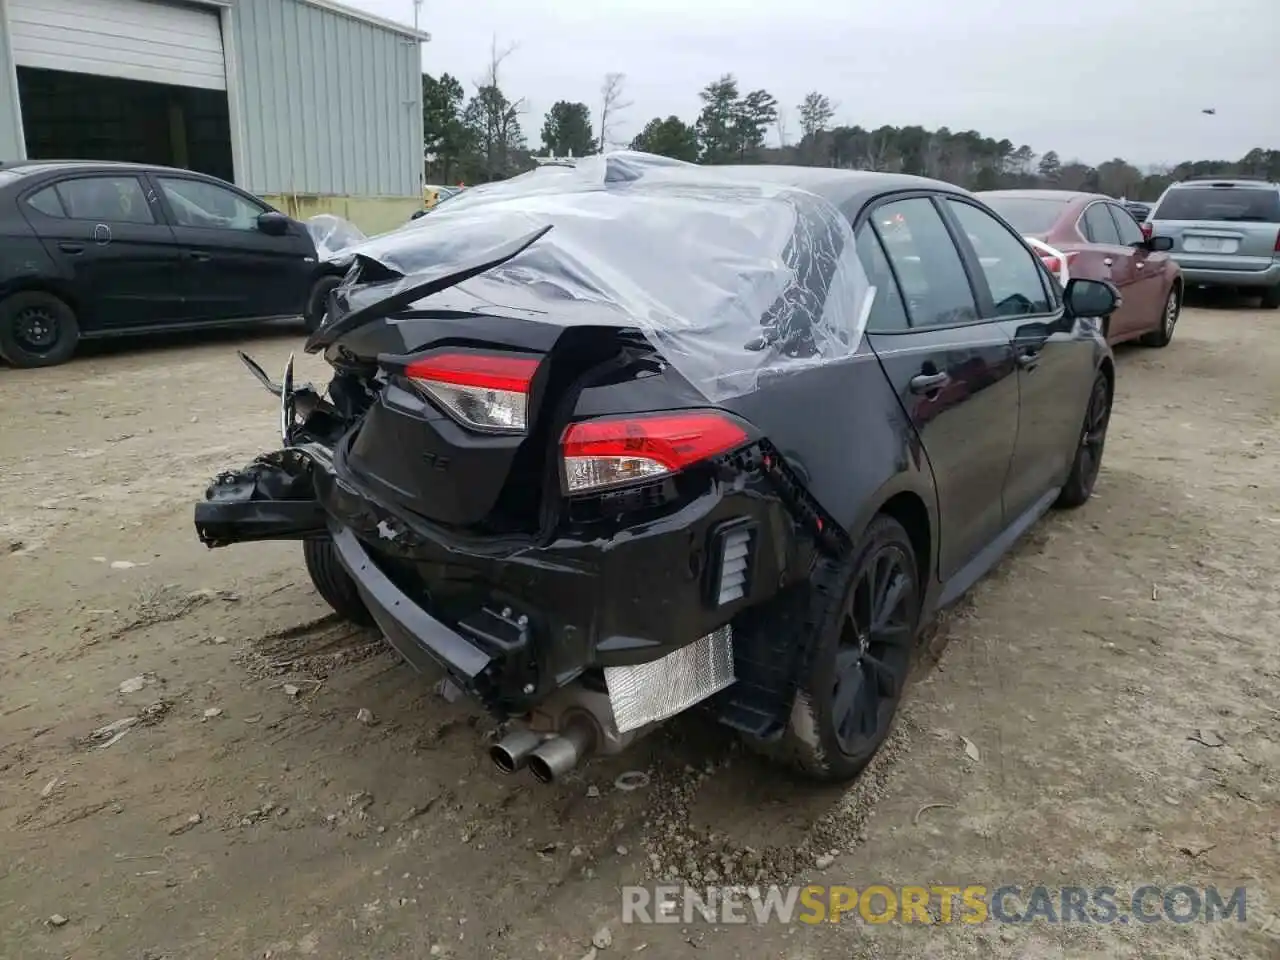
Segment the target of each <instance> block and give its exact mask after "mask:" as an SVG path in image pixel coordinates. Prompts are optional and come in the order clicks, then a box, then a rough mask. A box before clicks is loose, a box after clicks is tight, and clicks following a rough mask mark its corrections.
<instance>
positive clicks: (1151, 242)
mask: <svg viewBox="0 0 1280 960" xmlns="http://www.w3.org/2000/svg"><path fill="white" fill-rule="evenodd" d="M1147 249H1148V250H1150V251H1151V252H1152V253H1168V252H1169V251H1170V250H1172V249H1173V237H1148V238H1147Z"/></svg>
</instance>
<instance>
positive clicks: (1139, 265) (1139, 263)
mask: <svg viewBox="0 0 1280 960" xmlns="http://www.w3.org/2000/svg"><path fill="white" fill-rule="evenodd" d="M1146 265H1147V261H1145V260H1139V261H1138V262H1137V263H1135V264H1134V266H1135V267H1137V268H1138V269H1139V270H1141V269H1142V268H1143V267H1145V266H1146Z"/></svg>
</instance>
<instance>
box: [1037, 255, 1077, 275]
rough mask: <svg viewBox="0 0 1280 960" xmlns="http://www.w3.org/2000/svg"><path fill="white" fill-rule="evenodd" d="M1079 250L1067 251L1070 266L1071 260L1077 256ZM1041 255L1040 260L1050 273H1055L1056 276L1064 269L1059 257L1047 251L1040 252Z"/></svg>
mask: <svg viewBox="0 0 1280 960" xmlns="http://www.w3.org/2000/svg"><path fill="white" fill-rule="evenodd" d="M1077 252H1078V251H1076V250H1069V251H1067V254H1066V257H1067V266H1068V267H1070V266H1071V261H1072V260H1074V259H1075V258H1076V253H1077ZM1039 256H1040V262H1041V263H1043V264H1044V265H1045V269H1047V270H1048V271H1049V272H1050V273H1052V274H1054V275H1055V276H1056V275H1057V274H1058V272H1059V271H1060V270H1061V269H1062V261H1060V260H1059V259H1058V258H1057V257H1054V256H1050V255H1049V254H1047V253H1041V254H1039Z"/></svg>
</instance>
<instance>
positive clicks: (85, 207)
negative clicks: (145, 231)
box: [55, 177, 156, 223]
mask: <svg viewBox="0 0 1280 960" xmlns="http://www.w3.org/2000/svg"><path fill="white" fill-rule="evenodd" d="M55 189H56V190H57V191H58V199H60V200H61V201H62V208H63V210H65V211H66V215H67V216H68V217H69V218H71V219H72V220H97V221H101V222H103V223H155V222H156V221H155V217H153V216H152V214H151V207H150V205H149V204H148V203H147V198H146V195H145V194H144V193H143V192H142V184H140V183H138V180H137V178H136V177H78V178H76V179H75V180H63V181H62V182H61V183H59V184H58V185H57V187H56V188H55Z"/></svg>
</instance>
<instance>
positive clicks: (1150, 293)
mask: <svg viewBox="0 0 1280 960" xmlns="http://www.w3.org/2000/svg"><path fill="white" fill-rule="evenodd" d="M1105 206H1106V208H1107V210H1108V212H1109V213H1110V214H1111V219H1113V220H1114V221H1115V222H1116V231H1117V232H1118V233H1119V234H1120V244H1121V245H1122V246H1123V247H1125V248H1126V249H1128V250H1130V251H1132V252H1131V253H1130V254H1129V256H1130V262H1131V263H1132V264H1133V282H1132V284H1131V285H1130V289H1131V290H1132V294H1131V296H1130V298H1129V299H1130V302H1129V303H1127V304H1125V307H1127V308H1128V309H1126V310H1125V311H1124V313H1125V317H1124V320H1125V324H1126V326H1125V328H1124V330H1123V332H1124V333H1125V334H1139V333H1146V332H1147V331H1148V330H1152V329H1154V328H1155V327H1157V326H1158V325H1159V324H1160V322H1161V321H1162V320H1163V318H1164V297H1165V290H1164V263H1165V261H1166V260H1167V259H1168V255H1167V254H1163V253H1153V252H1152V251H1151V250H1150V249H1148V247H1147V242H1146V238H1145V237H1143V235H1142V228H1141V227H1139V226H1138V224H1137V221H1135V220H1134V219H1133V217H1131V216H1130V215H1129V213H1128V211H1126V210H1125V209H1124V208H1123V207H1121V206H1120V205H1119V204H1115V203H1108V204H1105Z"/></svg>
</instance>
